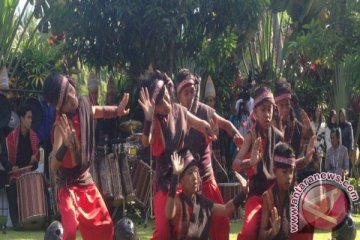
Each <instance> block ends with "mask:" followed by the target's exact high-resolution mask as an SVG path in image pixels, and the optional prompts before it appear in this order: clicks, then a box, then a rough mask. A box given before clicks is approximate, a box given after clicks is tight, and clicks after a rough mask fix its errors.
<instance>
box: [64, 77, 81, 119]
mask: <svg viewBox="0 0 360 240" xmlns="http://www.w3.org/2000/svg"><path fill="white" fill-rule="evenodd" d="M78 106H79V101H78V98H77V96H76V90H75V88H74V87H73V86H72V85H71V84H69V88H68V94H67V96H66V99H65V103H64V105H63V107H62V109H61V111H62V112H64V113H72V112H75V111H76V109H77V108H78Z"/></svg>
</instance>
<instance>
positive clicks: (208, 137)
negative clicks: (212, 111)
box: [204, 124, 218, 142]
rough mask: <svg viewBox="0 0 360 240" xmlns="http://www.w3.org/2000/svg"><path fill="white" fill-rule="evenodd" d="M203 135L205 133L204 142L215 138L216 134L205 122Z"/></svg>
mask: <svg viewBox="0 0 360 240" xmlns="http://www.w3.org/2000/svg"><path fill="white" fill-rule="evenodd" d="M215 129H216V127H215ZM217 129H218V128H217ZM204 135H205V139H206V142H211V141H216V140H217V136H216V134H215V133H214V131H213V129H212V127H211V125H210V124H206V126H205V128H204Z"/></svg>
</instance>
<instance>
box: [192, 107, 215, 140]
mask: <svg viewBox="0 0 360 240" xmlns="http://www.w3.org/2000/svg"><path fill="white" fill-rule="evenodd" d="M187 119H188V125H189V127H190V128H194V129H195V130H197V131H199V132H201V133H203V134H204V136H205V139H206V141H208V142H211V141H215V140H216V139H217V137H216V135H215V134H214V132H213V130H212V129H211V126H210V124H209V123H208V122H206V121H204V120H201V119H200V118H198V117H196V116H195V115H193V114H192V113H190V112H189V111H187Z"/></svg>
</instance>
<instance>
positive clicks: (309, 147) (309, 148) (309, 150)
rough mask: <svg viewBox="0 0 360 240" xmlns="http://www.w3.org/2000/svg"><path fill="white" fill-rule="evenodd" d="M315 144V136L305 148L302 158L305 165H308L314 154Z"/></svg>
mask: <svg viewBox="0 0 360 240" xmlns="http://www.w3.org/2000/svg"><path fill="white" fill-rule="evenodd" d="M315 142H316V136H315V135H314V136H312V137H311V138H310V141H309V143H308V145H307V148H306V154H305V158H304V163H305V165H307V164H309V163H310V162H311V160H312V157H313V154H314V152H315Z"/></svg>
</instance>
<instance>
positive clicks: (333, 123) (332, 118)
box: [325, 109, 341, 150]
mask: <svg viewBox="0 0 360 240" xmlns="http://www.w3.org/2000/svg"><path fill="white" fill-rule="evenodd" d="M326 125H327V126H326V129H325V144H326V150H329V148H331V138H330V133H331V130H333V129H336V128H338V127H339V125H338V124H337V118H336V110H335V109H332V110H331V111H330V113H329V118H328V120H327V122H326ZM340 136H341V132H340ZM340 140H341V138H340ZM340 143H341V142H340Z"/></svg>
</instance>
